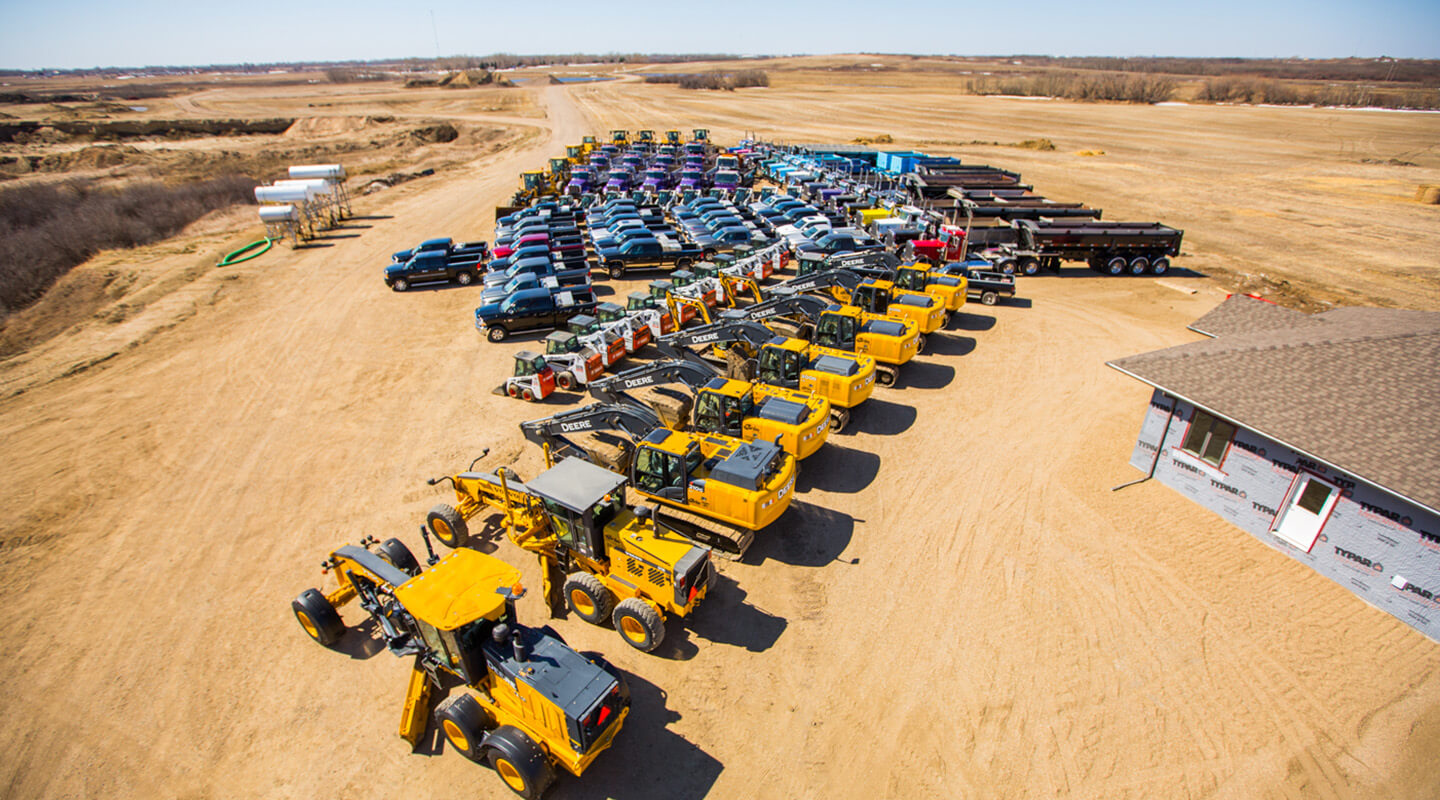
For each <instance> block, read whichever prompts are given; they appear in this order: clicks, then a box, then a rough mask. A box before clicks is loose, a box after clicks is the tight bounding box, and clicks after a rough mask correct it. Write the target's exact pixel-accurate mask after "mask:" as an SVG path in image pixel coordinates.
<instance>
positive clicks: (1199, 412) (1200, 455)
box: [1180, 408, 1240, 469]
mask: <svg viewBox="0 0 1440 800" xmlns="http://www.w3.org/2000/svg"><path fill="white" fill-rule="evenodd" d="M1201 416H1204V417H1205V418H1206V419H1208V420H1209V424H1208V425H1207V426H1206V430H1205V438H1204V440H1203V441H1202V442H1201V443H1200V447H1199V449H1198V450H1191V449H1190V448H1189V447H1188V446H1187V445H1188V444H1189V443H1190V435H1191V433H1193V432H1195V426H1196V423H1197V422H1199V421H1201V420H1200V417H1201ZM1216 423H1219V424H1221V425H1228V426H1230V435H1229V436H1228V437H1227V438H1226V439H1225V448H1224V449H1223V450H1221V451H1220V456H1219V458H1217V459H1216V460H1214V461H1211V460H1210V459H1208V458H1206V457H1205V451H1206V450H1208V449H1209V445H1210V441H1211V437H1212V436H1213V435H1214V433H1215V425H1216ZM1239 432H1240V426H1239V425H1236V424H1235V423H1233V422H1231V421H1229V420H1227V419H1225V418H1223V417H1220V416H1218V415H1216V414H1211V413H1210V412H1208V411H1205V410H1204V409H1201V408H1195V409H1193V410H1192V411H1191V413H1190V424H1189V426H1187V427H1186V428H1185V435H1184V436H1182V437H1180V452H1182V453H1185V454H1186V455H1188V456H1191V457H1192V458H1195V459H1197V460H1198V461H1201V462H1202V463H1205V464H1208V465H1209V466H1211V467H1214V468H1215V469H1221V468H1222V467H1223V465H1224V464H1225V459H1226V458H1227V457H1229V455H1230V448H1231V446H1232V445H1234V444H1235V434H1237V433H1239Z"/></svg>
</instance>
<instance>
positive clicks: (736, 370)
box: [655, 319, 877, 432]
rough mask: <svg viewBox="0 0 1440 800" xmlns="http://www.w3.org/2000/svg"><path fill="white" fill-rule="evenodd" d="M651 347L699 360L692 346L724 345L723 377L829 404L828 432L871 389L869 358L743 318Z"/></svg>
mask: <svg viewBox="0 0 1440 800" xmlns="http://www.w3.org/2000/svg"><path fill="white" fill-rule="evenodd" d="M655 344H656V347H657V348H658V349H659V350H660V352H661V353H662V354H664V355H665V356H666V357H668V358H675V359H684V360H698V361H702V362H703V358H702V356H701V354H700V353H698V352H696V348H702V347H707V346H717V345H720V346H724V348H725V354H726V358H727V360H728V363H727V370H728V371H727V375H728V376H729V377H732V378H739V379H741V380H752V379H753V380H754V381H755V382H756V383H757V384H763V385H765V386H772V387H775V388H777V389H795V390H799V391H801V392H808V393H809V394H812V395H815V396H816V397H823V398H825V399H826V400H827V401H828V402H829V403H830V430H832V431H836V432H838V431H842V430H844V429H845V426H846V425H848V424H849V423H850V415H851V412H852V411H853V410H854V409H855V407H857V406H859V405H860V404H861V403H863V402H865V401H866V400H867V399H869V397H870V394H871V393H872V392H873V391H874V390H875V376H876V374H877V373H876V363H875V359H873V358H871V357H869V356H857V355H855V354H853V353H844V352H841V351H839V350H831V349H829V348H824V347H816V346H814V345H812V344H810V343H809V342H806V341H804V340H802V339H795V338H790V337H786V336H780V335H777V334H776V333H774V332H773V331H771V330H770V329H769V328H767V327H765V326H764V325H762V324H760V323H759V322H755V321H752V320H748V319H725V320H721V321H720V322H716V323H714V324H712V325H706V326H703V327H700V328H693V329H691V330H687V331H679V332H676V333H672V334H670V335H669V336H663V337H661V338H660V339H659V340H658V341H657V342H656V343H655Z"/></svg>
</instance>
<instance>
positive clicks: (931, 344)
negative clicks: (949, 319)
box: [907, 333, 975, 385]
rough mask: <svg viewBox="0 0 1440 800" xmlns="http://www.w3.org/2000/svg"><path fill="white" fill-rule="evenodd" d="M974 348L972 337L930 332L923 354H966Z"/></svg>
mask: <svg viewBox="0 0 1440 800" xmlns="http://www.w3.org/2000/svg"><path fill="white" fill-rule="evenodd" d="M974 350H975V339H974V338H973V337H970V336H951V335H944V336H942V335H940V334H938V333H936V334H932V335H931V336H930V338H929V339H927V340H926V341H925V353H924V355H936V356H968V355H970V353H971V352H973V351H974ZM912 363H913V362H912ZM907 385H908V384H907Z"/></svg>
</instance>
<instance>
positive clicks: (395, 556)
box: [375, 539, 420, 578]
mask: <svg viewBox="0 0 1440 800" xmlns="http://www.w3.org/2000/svg"><path fill="white" fill-rule="evenodd" d="M375 555H377V556H380V557H381V558H383V559H385V561H386V562H387V563H388V564H390V566H392V567H394V568H395V569H398V570H400V571H401V572H403V573H405V574H406V575H409V576H410V577H412V578H413V577H415V576H416V575H419V574H420V562H419V561H416V560H415V554H414V553H412V552H410V548H408V547H406V546H405V543H404V542H402V541H400V540H399V539H386V540H385V541H383V542H381V543H380V546H379V547H376V548H375Z"/></svg>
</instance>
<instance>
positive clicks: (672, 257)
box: [595, 237, 705, 280]
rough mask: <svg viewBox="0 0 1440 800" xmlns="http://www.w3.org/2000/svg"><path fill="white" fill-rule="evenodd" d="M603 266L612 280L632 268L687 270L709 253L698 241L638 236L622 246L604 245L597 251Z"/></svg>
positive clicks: (601, 267) (596, 253)
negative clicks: (696, 243)
mask: <svg viewBox="0 0 1440 800" xmlns="http://www.w3.org/2000/svg"><path fill="white" fill-rule="evenodd" d="M595 255H596V257H597V259H598V260H599V262H600V269H603V270H605V271H606V272H607V273H608V274H609V275H610V277H611V278H612V279H615V280H619V279H620V278H623V277H625V272H626V271H627V270H632V269H664V270H669V269H684V268H685V267H688V266H690V265H691V264H693V263H695V262H696V261H699V260H701V259H702V258H704V256H705V250H704V248H702V247H699V246H698V245H694V244H688V243H685V244H682V243H680V242H677V241H675V240H674V239H669V238H668V237H667V238H666V239H665V240H663V241H662V240H660V239H655V238H651V239H635V240H632V241H628V242H625V243H624V244H622V245H620V246H619V247H600V248H597V249H596V251H595Z"/></svg>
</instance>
